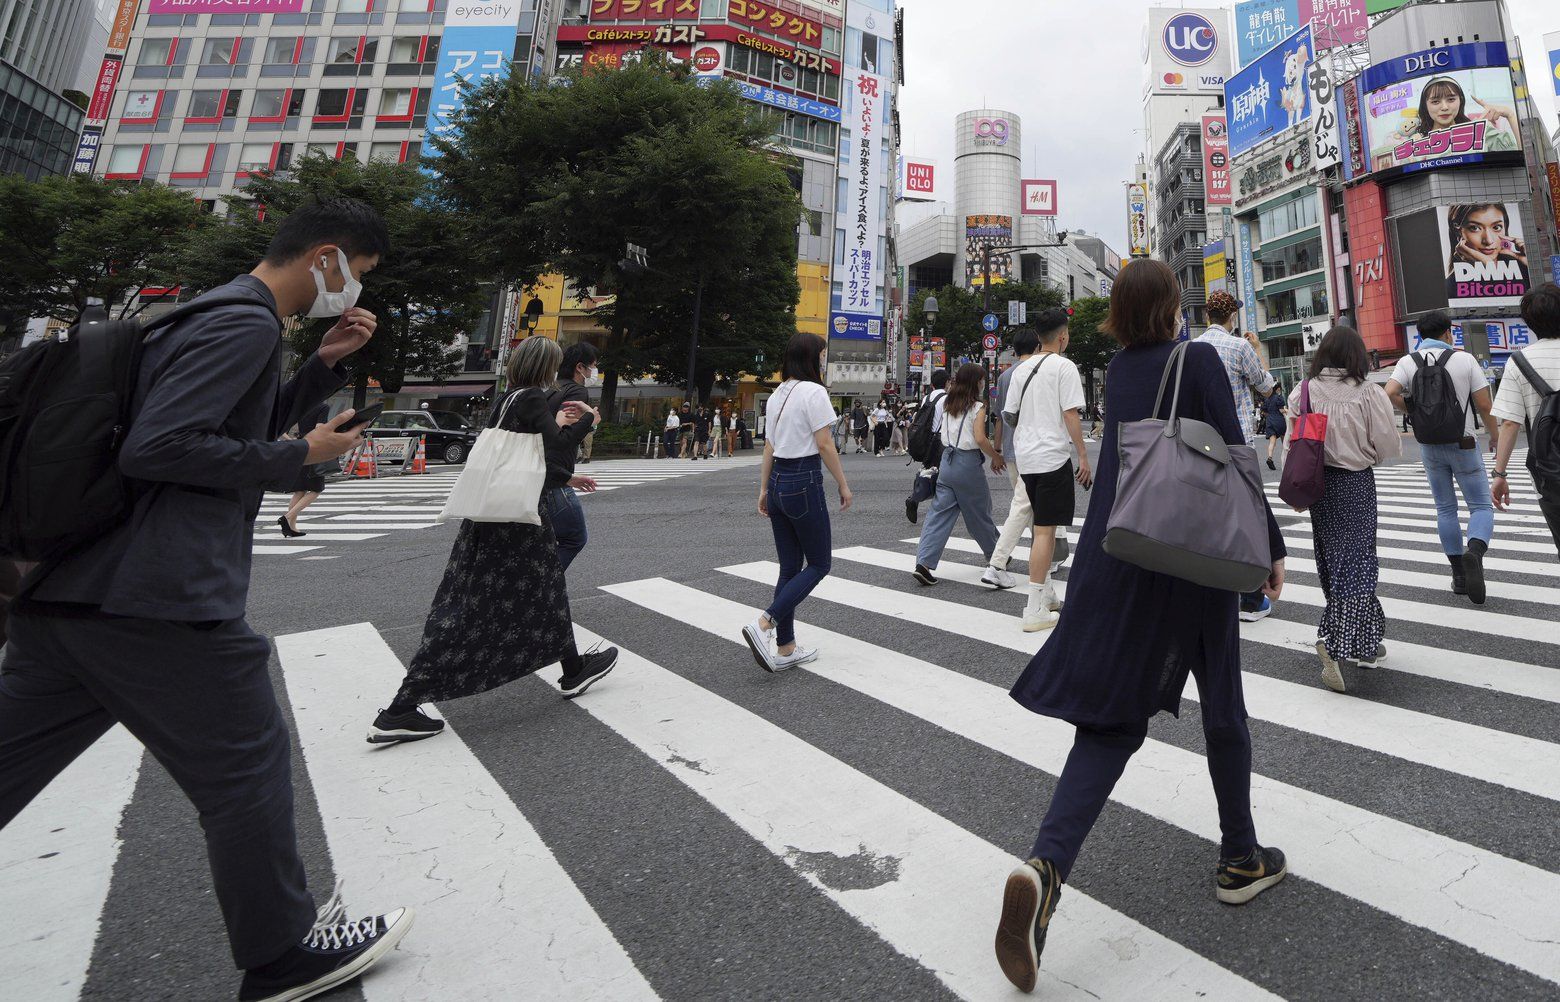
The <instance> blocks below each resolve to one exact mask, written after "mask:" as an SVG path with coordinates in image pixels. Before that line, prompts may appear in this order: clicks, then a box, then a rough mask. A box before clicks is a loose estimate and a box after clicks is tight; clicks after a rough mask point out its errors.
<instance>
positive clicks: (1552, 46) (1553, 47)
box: [1544, 31, 1560, 108]
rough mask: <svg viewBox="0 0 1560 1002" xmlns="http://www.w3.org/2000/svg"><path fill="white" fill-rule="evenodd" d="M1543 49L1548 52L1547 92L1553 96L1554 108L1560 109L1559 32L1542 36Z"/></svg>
mask: <svg viewBox="0 0 1560 1002" xmlns="http://www.w3.org/2000/svg"><path fill="white" fill-rule="evenodd" d="M1544 48H1545V49H1546V50H1547V51H1548V52H1549V90H1550V93H1552V94H1554V96H1555V106H1556V107H1557V108H1560V31H1554V32H1550V33H1549V34H1547V35H1545V36H1544Z"/></svg>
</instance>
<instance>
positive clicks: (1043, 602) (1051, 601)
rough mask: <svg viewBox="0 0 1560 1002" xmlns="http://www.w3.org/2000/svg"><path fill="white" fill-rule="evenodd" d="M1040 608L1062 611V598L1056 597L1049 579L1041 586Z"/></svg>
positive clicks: (1049, 610)
mask: <svg viewBox="0 0 1560 1002" xmlns="http://www.w3.org/2000/svg"><path fill="white" fill-rule="evenodd" d="M1040 608H1042V609H1045V610H1046V611H1048V612H1061V611H1062V600H1061V599H1059V598H1057V597H1056V589H1055V588H1053V587H1051V582H1049V581H1047V582H1046V583H1045V584H1044V585H1042V586H1041V592H1040Z"/></svg>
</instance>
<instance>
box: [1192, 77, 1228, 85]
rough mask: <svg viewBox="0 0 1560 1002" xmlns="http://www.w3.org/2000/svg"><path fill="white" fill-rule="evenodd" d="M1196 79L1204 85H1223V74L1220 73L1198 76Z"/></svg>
mask: <svg viewBox="0 0 1560 1002" xmlns="http://www.w3.org/2000/svg"><path fill="white" fill-rule="evenodd" d="M1197 80H1198V82H1199V83H1201V84H1202V85H1203V86H1204V87H1223V86H1224V76H1223V75H1222V74H1218V75H1214V76H1200V77H1198V78H1197Z"/></svg>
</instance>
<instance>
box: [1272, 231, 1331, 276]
mask: <svg viewBox="0 0 1560 1002" xmlns="http://www.w3.org/2000/svg"><path fill="white" fill-rule="evenodd" d="M1257 256H1258V258H1259V259H1260V260H1261V262H1262V281H1264V282H1276V281H1278V280H1280V279H1284V278H1288V277H1290V276H1291V275H1303V274H1305V273H1306V272H1308V271H1316V270H1317V269H1318V268H1320V267H1322V238H1321V237H1319V236H1318V237H1315V238H1314V239H1311V240H1307V241H1305V242H1303V243H1299V244H1295V245H1293V246H1290V247H1284V248H1282V249H1280V250H1264V251H1259V252H1258V254H1257Z"/></svg>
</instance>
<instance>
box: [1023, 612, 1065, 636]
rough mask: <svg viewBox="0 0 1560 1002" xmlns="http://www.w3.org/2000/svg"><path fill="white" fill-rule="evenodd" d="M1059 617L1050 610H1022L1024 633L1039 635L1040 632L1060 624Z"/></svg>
mask: <svg viewBox="0 0 1560 1002" xmlns="http://www.w3.org/2000/svg"><path fill="white" fill-rule="evenodd" d="M1061 619H1062V617H1061V615H1060V614H1059V613H1057V612H1054V611H1052V610H1050V609H1041V610H1040V611H1039V612H1030V611H1029V610H1028V609H1025V610H1024V632H1025V633H1039V632H1040V631H1041V630H1049V629H1050V628H1051V627H1053V626H1055V625H1056V624H1057V623H1059V622H1061Z"/></svg>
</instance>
